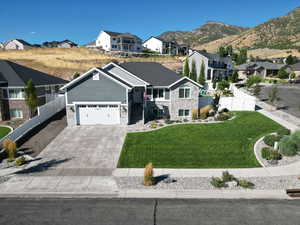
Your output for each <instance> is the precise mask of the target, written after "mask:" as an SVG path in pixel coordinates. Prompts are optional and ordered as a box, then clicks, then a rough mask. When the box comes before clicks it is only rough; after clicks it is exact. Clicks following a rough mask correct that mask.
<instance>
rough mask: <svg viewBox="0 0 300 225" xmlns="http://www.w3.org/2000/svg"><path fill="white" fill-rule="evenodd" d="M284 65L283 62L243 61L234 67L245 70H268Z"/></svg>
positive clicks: (278, 68)
mask: <svg viewBox="0 0 300 225" xmlns="http://www.w3.org/2000/svg"><path fill="white" fill-rule="evenodd" d="M284 66H285V64H277V63H270V62H249V63H244V64H242V65H239V66H236V69H238V70H247V69H249V68H251V69H259V68H265V69H268V70H280V69H281V68H282V67H284Z"/></svg>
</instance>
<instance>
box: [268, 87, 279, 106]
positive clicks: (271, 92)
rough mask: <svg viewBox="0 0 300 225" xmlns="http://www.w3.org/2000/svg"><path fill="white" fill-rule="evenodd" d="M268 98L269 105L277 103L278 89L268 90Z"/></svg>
mask: <svg viewBox="0 0 300 225" xmlns="http://www.w3.org/2000/svg"><path fill="white" fill-rule="evenodd" d="M268 96H269V102H270V103H271V104H275V103H276V102H277V101H279V99H280V98H279V96H278V88H277V87H276V86H272V87H271V89H270V90H269V93H268Z"/></svg>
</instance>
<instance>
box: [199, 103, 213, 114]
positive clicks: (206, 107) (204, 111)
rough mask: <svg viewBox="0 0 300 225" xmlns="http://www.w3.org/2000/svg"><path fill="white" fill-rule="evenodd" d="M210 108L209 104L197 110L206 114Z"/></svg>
mask: <svg viewBox="0 0 300 225" xmlns="http://www.w3.org/2000/svg"><path fill="white" fill-rule="evenodd" d="M210 110H212V106H210V105H207V106H204V107H202V108H201V109H200V110H199V114H203V113H205V114H206V115H208V113H209V111H210Z"/></svg>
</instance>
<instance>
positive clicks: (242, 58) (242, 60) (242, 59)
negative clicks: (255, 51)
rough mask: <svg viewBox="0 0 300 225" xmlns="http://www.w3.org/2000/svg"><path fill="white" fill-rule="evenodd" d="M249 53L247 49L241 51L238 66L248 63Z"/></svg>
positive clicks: (237, 61)
mask: <svg viewBox="0 0 300 225" xmlns="http://www.w3.org/2000/svg"><path fill="white" fill-rule="evenodd" d="M247 55H248V51H247V49H246V48H242V49H239V54H238V57H237V60H236V64H237V65H241V64H243V63H246V62H247Z"/></svg>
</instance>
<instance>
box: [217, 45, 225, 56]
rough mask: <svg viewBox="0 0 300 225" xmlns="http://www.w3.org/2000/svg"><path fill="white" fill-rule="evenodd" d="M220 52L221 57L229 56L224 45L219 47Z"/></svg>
mask: <svg viewBox="0 0 300 225" xmlns="http://www.w3.org/2000/svg"><path fill="white" fill-rule="evenodd" d="M218 54H219V56H221V57H225V56H227V52H226V49H225V47H224V46H220V47H219V49H218Z"/></svg>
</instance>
